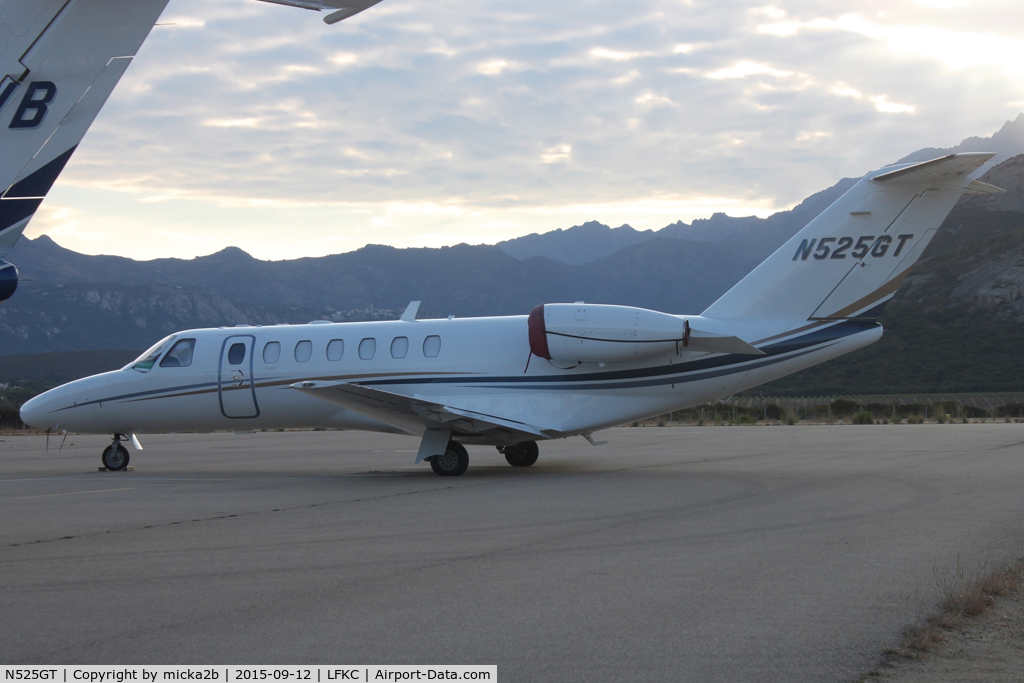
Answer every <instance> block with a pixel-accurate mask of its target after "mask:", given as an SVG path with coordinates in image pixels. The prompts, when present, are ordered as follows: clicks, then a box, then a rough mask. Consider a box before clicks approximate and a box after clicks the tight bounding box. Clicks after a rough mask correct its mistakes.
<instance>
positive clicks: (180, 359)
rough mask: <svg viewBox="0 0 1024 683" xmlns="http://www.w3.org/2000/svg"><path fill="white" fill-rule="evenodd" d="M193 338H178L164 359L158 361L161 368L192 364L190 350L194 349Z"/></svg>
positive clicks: (183, 366)
mask: <svg viewBox="0 0 1024 683" xmlns="http://www.w3.org/2000/svg"><path fill="white" fill-rule="evenodd" d="M195 348H196V340H195V339H179V340H178V341H177V342H175V344H174V346H172V347H171V350H170V351H168V352H167V355H166V356H164V359H163V360H162V361H160V367H162V368H187V367H188V366H190V365H192V352H193V351H195Z"/></svg>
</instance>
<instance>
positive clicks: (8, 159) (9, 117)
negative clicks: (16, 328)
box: [0, 0, 168, 301]
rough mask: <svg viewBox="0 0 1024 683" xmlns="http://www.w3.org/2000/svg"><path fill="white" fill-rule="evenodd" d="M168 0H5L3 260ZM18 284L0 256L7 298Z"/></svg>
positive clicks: (0, 280) (0, 141)
mask: <svg viewBox="0 0 1024 683" xmlns="http://www.w3.org/2000/svg"><path fill="white" fill-rule="evenodd" d="M167 2H168V0H0V69H2V71H0V76H2V78H3V80H2V82H0V154H2V158H3V163H2V164H0V188H3V190H4V191H3V195H2V197H0V259H2V258H3V257H5V256H6V255H7V252H8V250H10V248H11V247H13V246H14V243H15V242H17V241H18V238H19V237H20V236H21V233H22V232H23V231H24V230H25V227H26V226H27V225H28V223H29V221H30V220H31V219H32V216H33V214H35V212H36V209H38V208H39V205H40V204H41V203H42V202H43V198H44V197H45V196H46V193H47V192H49V190H50V187H52V186H53V183H54V182H55V181H56V180H57V176H58V175H60V172H61V170H63V168H64V165H65V164H66V163H67V162H68V159H70V158H71V155H72V154H73V153H74V151H75V148H76V147H77V146H78V143H79V142H80V141H81V139H82V137H83V136H84V135H85V133H86V131H87V130H88V129H89V126H90V125H92V122H93V120H94V119H95V118H96V115H97V114H98V113H99V111H100V108H102V107H103V104H104V103H105V102H106V101H107V97H109V96H110V93H111V92H112V91H113V90H114V86H116V85H117V82H118V81H119V80H120V79H121V76H122V75H123V74H124V72H125V69H127V68H128V65H129V64H130V63H131V61H132V58H133V57H134V56H135V53H136V52H138V50H139V47H140V46H141V45H142V42H143V41H144V40H145V39H146V36H148V35H149V32H150V30H151V29H152V28H153V25H154V24H155V23H156V21H157V19H159V17H160V13H161V12H163V10H164V7H166V6H167ZM17 286H18V277H17V270H16V269H15V268H14V266H13V265H11V264H9V263H6V262H2V264H0V301H3V300H6V299H8V298H10V296H11V295H12V294H13V293H14V290H15V289H16V288H17Z"/></svg>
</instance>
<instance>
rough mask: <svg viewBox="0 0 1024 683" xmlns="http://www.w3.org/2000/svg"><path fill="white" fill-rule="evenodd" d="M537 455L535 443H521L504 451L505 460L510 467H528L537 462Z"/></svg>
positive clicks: (538, 452) (537, 450)
mask: <svg viewBox="0 0 1024 683" xmlns="http://www.w3.org/2000/svg"><path fill="white" fill-rule="evenodd" d="M539 455H540V448H538V447H537V442H536V441H523V442H521V443H517V444H516V445H514V446H509V447H508V448H506V449H505V460H507V461H508V464H509V465H512V467H529V466H530V465H533V464H534V463H536V462H537V457H538V456H539Z"/></svg>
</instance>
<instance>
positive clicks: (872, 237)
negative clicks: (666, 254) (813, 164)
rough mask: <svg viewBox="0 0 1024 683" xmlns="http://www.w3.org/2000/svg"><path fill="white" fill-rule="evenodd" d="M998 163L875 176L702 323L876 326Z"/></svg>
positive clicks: (912, 168) (939, 164) (949, 162)
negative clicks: (868, 322)
mask: <svg viewBox="0 0 1024 683" xmlns="http://www.w3.org/2000/svg"><path fill="white" fill-rule="evenodd" d="M992 156H994V155H992V154H950V155H949V156H945V157H941V158H938V159H933V160H931V161H925V162H922V163H918V164H911V165H904V166H898V167H895V166H894V167H887V168H883V169H881V170H879V171H875V172H874V173H869V174H868V175H866V176H865V177H864V178H863V179H861V180H860V182H858V183H857V184H856V185H855V186H853V187H852V188H851V189H850V190H849V191H848V192H847V193H846V194H844V195H843V196H842V197H840V198H839V199H838V200H836V202H835V203H834V204H832V205H831V206H830V207H828V208H827V209H825V211H823V212H822V213H821V214H820V215H819V216H818V217H817V218H815V219H814V220H813V221H811V222H810V223H808V224H807V227H805V228H804V229H803V230H801V231H800V232H798V233H797V234H796V235H795V236H793V238H792V239H790V240H789V241H788V242H786V243H785V244H784V245H782V247H780V248H779V249H778V251H776V252H775V253H774V254H772V255H771V256H769V257H768V259H766V260H765V261H764V262H763V263H761V265H759V266H758V267H757V268H755V269H754V270H753V271H752V272H751V273H750V274H749V275H747V276H746V277H745V278H743V279H742V280H741V281H740V282H739V283H738V284H737V285H736V286H734V287H733V288H732V289H730V290H729V291H728V292H726V293H725V294H724V295H723V296H722V297H721V298H720V299H718V301H716V302H715V303H713V304H711V306H710V307H709V308H708V309H707V310H706V311H704V313H703V314H702V315H703V316H705V317H709V318H741V317H742V318H778V319H790V320H844V319H850V318H875V317H878V315H879V314H880V313H881V312H882V309H883V308H885V305H886V304H887V303H888V302H889V299H891V298H892V297H893V295H894V294H895V293H896V290H897V289H898V288H899V286H900V284H901V283H902V282H903V280H904V279H905V278H906V276H907V274H908V272H909V271H910V268H911V267H912V266H913V265H914V263H916V262H917V260H918V259H919V258H920V257H921V254H922V253H924V250H925V248H926V247H927V246H928V243H929V242H931V240H932V237H934V235H935V232H936V231H937V230H938V228H939V226H940V225H941V224H942V221H943V220H945V218H946V216H947V214H948V213H949V211H950V210H951V209H952V208H953V205H954V204H955V203H956V201H957V199H959V198H960V195H961V194H963V193H964V192H968V193H984V194H987V193H992V192H1001V191H1002V190H1000V189H999V188H996V187H993V186H991V185H987V184H985V183H981V182H979V181H977V180H972V179H971V175H972V174H973V173H974V172H975V171H976V170H977V169H978V168H980V167H981V166H982V165H983V164H984V163H985V162H986V161H988V160H989V159H990V158H992Z"/></svg>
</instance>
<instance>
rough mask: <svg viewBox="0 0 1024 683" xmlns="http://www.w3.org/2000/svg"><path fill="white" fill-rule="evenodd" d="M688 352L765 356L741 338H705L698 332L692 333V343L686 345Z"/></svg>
mask: <svg viewBox="0 0 1024 683" xmlns="http://www.w3.org/2000/svg"><path fill="white" fill-rule="evenodd" d="M686 349H687V350H688V351H707V352H708V353H732V354H736V355H737V356H763V355H765V353H764V351H762V350H761V349H759V348H757V347H756V346H751V345H750V344H748V343H747V342H745V341H743V340H742V339H740V338H739V337H715V336H704V335H702V334H701V333H700V332H698V331H696V330H692V331H691V332H690V341H689V343H688V344H687V345H686Z"/></svg>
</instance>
